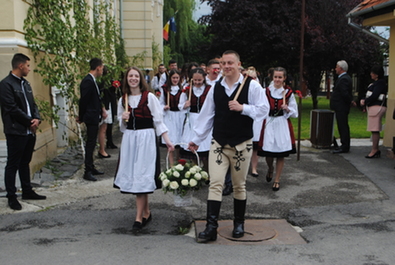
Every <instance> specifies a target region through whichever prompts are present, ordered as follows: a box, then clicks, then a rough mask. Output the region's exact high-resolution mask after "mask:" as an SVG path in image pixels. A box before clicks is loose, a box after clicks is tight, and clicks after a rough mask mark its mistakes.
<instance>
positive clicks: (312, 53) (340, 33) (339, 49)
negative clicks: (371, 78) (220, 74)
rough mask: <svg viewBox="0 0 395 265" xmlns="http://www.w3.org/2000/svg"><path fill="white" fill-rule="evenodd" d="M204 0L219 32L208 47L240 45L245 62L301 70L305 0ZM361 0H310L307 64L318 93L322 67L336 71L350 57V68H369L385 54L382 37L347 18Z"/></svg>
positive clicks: (208, 21) (312, 86) (356, 70)
mask: <svg viewBox="0 0 395 265" xmlns="http://www.w3.org/2000/svg"><path fill="white" fill-rule="evenodd" d="M203 2H207V3H208V4H209V5H210V6H211V7H212V10H213V12H212V14H210V15H208V16H204V17H203V18H202V19H201V22H202V23H205V24H206V25H207V28H208V33H209V34H213V36H214V37H213V40H212V42H211V45H210V47H209V49H208V50H209V51H211V52H212V53H219V54H221V53H222V52H223V51H224V49H233V50H236V51H238V52H239V53H240V55H241V58H242V60H243V62H244V63H245V66H249V65H254V66H255V67H256V68H258V69H260V70H261V71H262V72H266V71H267V69H269V68H270V67H274V66H279V65H281V66H283V67H285V68H287V70H288V72H289V73H290V74H292V73H298V72H299V57H300V54H299V51H300V28H301V19H300V16H301V1H300V0H296V1H294V0H273V1H268V0H261V1H256V0H244V1H237V0H227V1H221V0H203ZM359 3H360V1H359V0H344V1H337V0H335V1H316V0H306V21H305V39H304V41H305V44H304V69H303V70H304V72H305V73H306V79H307V81H308V84H309V89H310V91H311V92H312V95H313V98H314V99H316V96H317V92H318V89H319V85H320V81H321V75H322V73H323V72H324V71H331V69H333V68H334V67H335V65H336V62H337V61H338V60H341V59H345V60H346V61H347V62H348V63H349V66H350V72H351V73H359V74H365V73H366V70H367V69H369V68H370V67H371V66H372V65H373V64H375V63H378V62H380V59H381V58H382V57H380V54H379V49H380V46H379V43H378V41H377V40H375V39H373V38H372V37H370V36H368V35H366V34H363V33H362V32H359V31H357V30H355V29H353V28H352V27H350V26H348V24H347V18H346V14H347V13H348V12H349V11H350V10H352V8H353V7H355V6H356V5H357V4H359ZM316 103H317V101H316V100H314V106H315V107H316Z"/></svg>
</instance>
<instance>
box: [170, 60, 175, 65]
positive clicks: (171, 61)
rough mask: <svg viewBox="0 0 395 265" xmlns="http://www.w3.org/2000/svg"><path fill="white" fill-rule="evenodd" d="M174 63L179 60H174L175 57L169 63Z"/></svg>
mask: <svg viewBox="0 0 395 265" xmlns="http://www.w3.org/2000/svg"><path fill="white" fill-rule="evenodd" d="M173 63H177V61H176V60H174V59H171V60H170V61H169V65H171V64H173Z"/></svg>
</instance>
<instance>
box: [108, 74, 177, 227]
mask: <svg viewBox="0 0 395 265" xmlns="http://www.w3.org/2000/svg"><path fill="white" fill-rule="evenodd" d="M122 90H123V93H124V95H123V96H122V97H121V98H120V100H119V102H118V117H120V121H119V125H120V129H121V131H122V132H123V137H122V143H121V150H120V155H119V165H118V169H117V173H116V177H115V181H114V186H115V187H117V188H119V189H120V190H121V192H122V193H129V194H134V195H136V220H135V222H134V224H133V230H140V229H142V228H143V227H144V226H145V225H146V224H147V223H148V222H149V221H150V220H151V218H152V214H151V211H150V208H149V204H148V194H150V193H153V192H154V190H155V189H158V188H160V187H161V185H160V181H159V180H158V178H157V177H158V175H159V173H160V161H159V152H158V149H159V145H158V143H157V136H162V138H163V139H164V141H165V143H166V145H167V148H168V149H169V151H173V150H174V146H173V144H172V142H171V141H170V139H169V137H168V135H167V131H168V129H167V127H166V125H165V124H164V123H163V110H162V106H161V105H160V103H159V100H158V99H157V98H156V96H155V95H154V94H152V93H150V92H148V85H147V83H146V81H145V79H144V75H143V73H142V72H141V71H140V70H139V69H138V68H136V67H131V68H129V69H128V70H127V72H126V74H125V77H124V81H123V88H122ZM155 133H156V134H155Z"/></svg>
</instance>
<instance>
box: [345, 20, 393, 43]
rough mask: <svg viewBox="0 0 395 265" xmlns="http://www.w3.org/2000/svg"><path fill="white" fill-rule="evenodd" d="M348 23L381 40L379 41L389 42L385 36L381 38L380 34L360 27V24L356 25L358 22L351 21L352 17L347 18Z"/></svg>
mask: <svg viewBox="0 0 395 265" xmlns="http://www.w3.org/2000/svg"><path fill="white" fill-rule="evenodd" d="M348 25H350V26H351V27H354V28H356V29H358V30H360V31H362V32H363V33H365V34H368V35H369V36H371V37H373V38H375V39H377V40H379V41H381V42H384V43H386V44H388V43H389V40H387V39H386V38H383V37H381V36H380V35H378V34H377V33H373V32H371V31H369V30H367V29H365V28H364V27H362V26H361V25H358V24H356V23H354V22H352V18H351V17H349V18H348Z"/></svg>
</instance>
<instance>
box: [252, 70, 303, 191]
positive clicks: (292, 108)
mask: <svg viewBox="0 0 395 265" xmlns="http://www.w3.org/2000/svg"><path fill="white" fill-rule="evenodd" d="M286 78H287V72H286V70H285V69H284V68H282V67H277V68H275V69H274V72H273V83H272V84H270V85H269V87H267V88H266V96H267V98H268V101H269V104H270V112H269V116H268V117H267V119H265V120H264V122H263V127H262V133H261V137H260V140H259V146H260V148H259V150H258V155H259V156H264V157H266V163H267V165H268V172H267V174H266V180H267V182H270V181H271V180H272V178H273V170H274V166H273V162H274V158H276V176H275V179H274V183H273V187H272V189H273V191H278V190H279V189H280V176H281V173H282V170H283V168H284V161H285V159H284V157H287V156H289V154H292V153H295V152H296V149H295V137H294V132H293V127H292V123H291V121H290V120H289V118H291V117H292V118H297V117H298V106H297V103H296V100H295V97H294V95H293V93H292V90H291V89H290V87H288V86H284V82H285V79H286Z"/></svg>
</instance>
